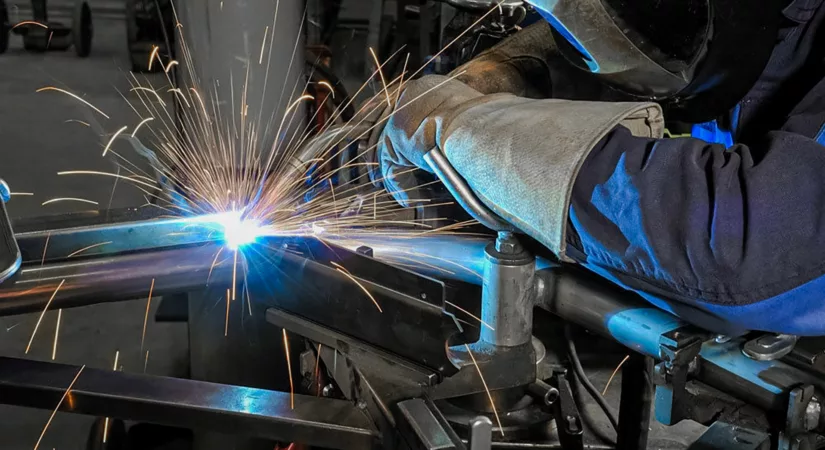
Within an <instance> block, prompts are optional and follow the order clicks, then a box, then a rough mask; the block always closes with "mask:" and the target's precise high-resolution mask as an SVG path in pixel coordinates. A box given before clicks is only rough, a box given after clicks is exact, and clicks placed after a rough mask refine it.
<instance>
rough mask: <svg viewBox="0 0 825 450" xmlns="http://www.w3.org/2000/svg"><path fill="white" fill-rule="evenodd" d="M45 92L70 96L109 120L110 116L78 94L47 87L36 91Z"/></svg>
mask: <svg viewBox="0 0 825 450" xmlns="http://www.w3.org/2000/svg"><path fill="white" fill-rule="evenodd" d="M45 91H57V92H60V93H61V94H66V95H68V96H70V97H73V98H74V99H76V100H78V101H80V102H82V103H83V104H85V105H86V106H88V107H89V108H92V109H93V110H95V111H97V112H98V114H100V115H101V116H103V117H105V118H107V119H108V118H109V116H108V115H107V114H106V113H104V112H103V111H101V110H99V109H98V108H97V107H96V106H95V105H93V104H91V103H89V102H87V101H86V100H83V99H82V98H80V97H79V96H78V95H77V94H73V93H71V92H69V91H67V90H65V89H60V88H58V87H54V86H46V87H42V88H40V89H38V90H36V91H35V92H45Z"/></svg>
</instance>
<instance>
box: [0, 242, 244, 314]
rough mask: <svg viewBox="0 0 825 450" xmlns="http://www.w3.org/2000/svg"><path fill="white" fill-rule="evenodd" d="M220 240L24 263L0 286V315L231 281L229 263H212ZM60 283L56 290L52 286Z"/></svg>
mask: <svg viewBox="0 0 825 450" xmlns="http://www.w3.org/2000/svg"><path fill="white" fill-rule="evenodd" d="M220 246H221V244H217V243H213V244H205V245H198V246H193V247H189V246H187V247H179V248H170V249H165V250H157V251H150V252H141V253H133V254H122V255H114V256H104V257H97V258H92V259H82V260H77V261H68V262H61V263H54V264H46V265H44V266H42V267H41V266H40V265H28V266H24V267H23V269H22V270H21V271H20V272H19V273H18V274H17V275H15V277H13V278H12V279H11V280H9V281H7V282H5V283H3V284H2V285H0V316H6V315H13V314H23V313H29V312H34V311H41V310H43V308H44V307H45V306H46V304H47V303H49V299H50V298H52V296H53V295H54V299H53V300H52V303H51V305H50V308H52V309H57V308H71V307H77V306H85V305H90V304H96V303H104V302H109V301H123V300H130V299H134V298H139V297H143V296H146V295H148V293H149V289H150V286H151V285H152V280H154V290H153V295H158V296H160V295H165V294H171V293H179V292H186V291H192V290H198V289H202V288H204V286H206V284H207V278H209V282H210V283H214V284H220V283H222V284H226V283H231V281H232V264H231V262H230V263H223V264H220V263H216V265H215V268H214V269H213V270H212V273H211V275H210V274H209V271H210V267H211V265H212V261H213V260H214V257H215V255H216V253H217V252H218V251H219V249H220ZM58 287H60V289H58Z"/></svg>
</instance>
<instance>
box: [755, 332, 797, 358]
mask: <svg viewBox="0 0 825 450" xmlns="http://www.w3.org/2000/svg"><path fill="white" fill-rule="evenodd" d="M798 340H799V336H792V335H790V334H764V335H762V336H759V337H758V338H756V339H752V340H750V341H748V342H746V343H745V348H744V350H743V351H744V353H745V355H746V356H747V357H749V358H751V359H755V360H757V361H776V360H777V359H781V358H783V357H785V356H787V355H788V354H790V353H791V352H792V351H793V349H794V346H795V345H796V341H798Z"/></svg>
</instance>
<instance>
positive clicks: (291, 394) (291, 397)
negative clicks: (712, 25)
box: [281, 328, 295, 409]
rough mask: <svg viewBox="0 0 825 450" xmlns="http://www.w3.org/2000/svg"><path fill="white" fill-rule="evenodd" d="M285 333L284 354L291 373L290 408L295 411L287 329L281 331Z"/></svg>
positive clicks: (287, 367)
mask: <svg viewBox="0 0 825 450" xmlns="http://www.w3.org/2000/svg"><path fill="white" fill-rule="evenodd" d="M281 331H283V333H284V353H285V354H286V369H287V370H288V371H289V407H290V408H291V409H295V386H294V385H293V384H292V361H290V359H289V339H288V338H287V337H286V328H283V329H281Z"/></svg>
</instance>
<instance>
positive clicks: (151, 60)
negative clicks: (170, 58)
mask: <svg viewBox="0 0 825 450" xmlns="http://www.w3.org/2000/svg"><path fill="white" fill-rule="evenodd" d="M159 51H160V47H158V46H157V45H153V46H152V53H150V54H149V70H150V71H151V70H152V63H154V62H155V57H158V60H160V56H158V52H159Z"/></svg>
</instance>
